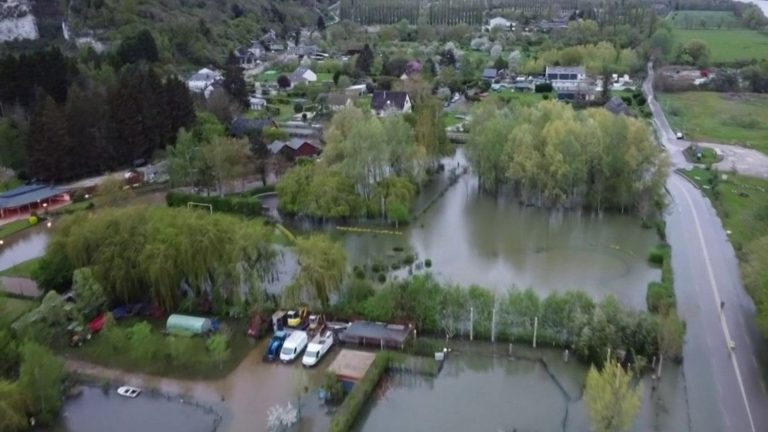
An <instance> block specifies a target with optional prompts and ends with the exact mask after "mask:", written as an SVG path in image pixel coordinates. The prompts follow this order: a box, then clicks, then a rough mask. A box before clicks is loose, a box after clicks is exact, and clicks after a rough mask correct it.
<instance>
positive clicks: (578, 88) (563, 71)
mask: <svg viewBox="0 0 768 432" xmlns="http://www.w3.org/2000/svg"><path fill="white" fill-rule="evenodd" d="M545 77H546V79H547V81H548V82H549V83H551V84H552V89H553V90H554V91H555V93H557V98H558V99H560V100H594V98H595V86H594V85H593V84H592V83H590V82H589V80H588V79H587V71H586V69H585V68H584V66H547V69H546V72H545Z"/></svg>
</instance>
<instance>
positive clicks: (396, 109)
mask: <svg viewBox="0 0 768 432" xmlns="http://www.w3.org/2000/svg"><path fill="white" fill-rule="evenodd" d="M412 109H413V106H412V104H411V98H410V97H409V96H408V93H406V92H402V91H387V90H376V91H375V92H373V99H371V110H372V111H373V112H374V113H375V114H376V115H378V116H387V115H390V114H402V113H409V112H411V110H412Z"/></svg>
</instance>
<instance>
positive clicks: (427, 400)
mask: <svg viewBox="0 0 768 432" xmlns="http://www.w3.org/2000/svg"><path fill="white" fill-rule="evenodd" d="M537 359H541V360H537ZM542 360H543V361H542ZM586 373H587V369H586V368H585V367H584V366H583V365H581V364H579V363H578V362H577V361H571V362H569V363H564V362H563V360H562V357H561V353H559V352H556V351H553V350H538V351H532V350H527V349H521V348H519V347H515V348H514V349H513V355H512V356H510V355H509V353H508V351H506V346H501V345H498V346H496V347H494V346H492V345H490V344H484V343H478V344H472V345H468V344H465V345H463V347H462V348H461V349H460V350H459V351H458V352H454V353H452V354H451V355H450V356H449V358H448V360H447V361H446V363H445V367H444V369H443V371H442V372H441V373H440V375H439V376H438V377H437V378H426V377H422V376H414V375H409V374H391V375H389V376H388V377H387V378H386V379H384V380H383V381H382V382H381V383H380V384H379V387H378V389H377V392H376V396H375V398H374V400H373V401H372V402H370V403H369V404H368V406H367V408H366V410H365V411H364V413H363V414H362V415H361V418H360V419H359V421H358V423H357V425H356V431H358V432H388V431H395V430H397V431H412V432H427V431H436V430H441V431H457V432H458V431H469V430H473V431H489V432H497V431H504V432H507V431H509V432H511V431H517V432H534V431H536V432H555V431H564V432H565V431H574V432H581V431H587V430H589V420H588V417H587V414H586V411H585V408H584V404H583V401H582V393H583V387H584V382H585V380H586ZM652 387H653V386H652V383H651V382H650V379H648V380H646V382H644V388H645V390H646V391H645V399H646V402H645V404H644V407H643V411H642V412H641V414H640V416H639V417H638V420H637V422H636V424H635V427H634V430H635V431H636V432H646V431H658V432H683V431H686V430H688V423H687V412H688V410H687V405H686V399H685V386H684V384H683V380H682V373H681V371H680V370H678V369H677V367H675V366H674V365H673V366H671V367H669V368H668V369H667V371H666V372H665V378H664V380H663V381H662V382H661V384H660V385H658V386H657V389H656V390H652Z"/></svg>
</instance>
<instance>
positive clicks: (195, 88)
mask: <svg viewBox="0 0 768 432" xmlns="http://www.w3.org/2000/svg"><path fill="white" fill-rule="evenodd" d="M222 79H224V78H223V76H222V75H221V72H219V71H217V70H211V69H208V68H202V69H200V70H199V71H197V73H195V74H193V75H192V76H191V77H189V79H187V88H189V91H191V92H194V93H204V92H205V91H206V89H208V88H209V87H211V86H212V85H213V83H215V82H216V81H219V80H222Z"/></svg>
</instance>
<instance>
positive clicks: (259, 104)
mask: <svg viewBox="0 0 768 432" xmlns="http://www.w3.org/2000/svg"><path fill="white" fill-rule="evenodd" d="M248 104H249V105H250V107H251V111H261V110H263V109H265V108H266V107H267V100H266V99H264V98H260V97H256V96H251V97H250V98H248Z"/></svg>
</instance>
